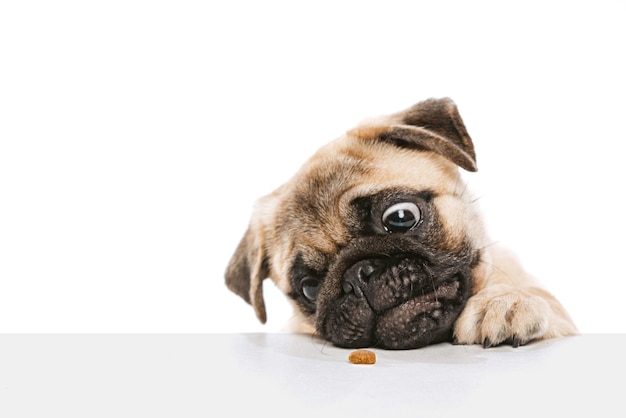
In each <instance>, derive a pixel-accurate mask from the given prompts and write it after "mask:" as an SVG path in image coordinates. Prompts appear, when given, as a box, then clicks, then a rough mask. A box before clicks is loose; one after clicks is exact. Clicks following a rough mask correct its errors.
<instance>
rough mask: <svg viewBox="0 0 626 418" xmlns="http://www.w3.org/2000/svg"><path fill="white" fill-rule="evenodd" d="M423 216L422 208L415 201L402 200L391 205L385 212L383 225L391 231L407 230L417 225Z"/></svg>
mask: <svg viewBox="0 0 626 418" xmlns="http://www.w3.org/2000/svg"><path fill="white" fill-rule="evenodd" d="M420 218H421V213H420V209H419V208H418V207H417V205H416V204H415V203H411V202H402V203H396V204H395V205H392V206H390V207H389V208H387V210H386V211H385V212H384V213H383V219H382V221H383V227H384V228H385V230H386V231H387V232H389V233H394V232H396V233H397V232H407V231H410V230H411V229H413V228H414V227H415V225H417V223H418V222H419V220H420Z"/></svg>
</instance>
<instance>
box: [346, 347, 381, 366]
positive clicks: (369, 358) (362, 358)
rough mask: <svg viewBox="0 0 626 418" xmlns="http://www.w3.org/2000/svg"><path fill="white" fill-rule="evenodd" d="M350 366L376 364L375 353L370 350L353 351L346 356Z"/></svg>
mask: <svg viewBox="0 0 626 418" xmlns="http://www.w3.org/2000/svg"><path fill="white" fill-rule="evenodd" d="M348 360H350V363H352V364H374V363H376V353H374V352H373V351H370V350H364V349H360V350H354V351H353V352H351V353H350V355H349V356H348Z"/></svg>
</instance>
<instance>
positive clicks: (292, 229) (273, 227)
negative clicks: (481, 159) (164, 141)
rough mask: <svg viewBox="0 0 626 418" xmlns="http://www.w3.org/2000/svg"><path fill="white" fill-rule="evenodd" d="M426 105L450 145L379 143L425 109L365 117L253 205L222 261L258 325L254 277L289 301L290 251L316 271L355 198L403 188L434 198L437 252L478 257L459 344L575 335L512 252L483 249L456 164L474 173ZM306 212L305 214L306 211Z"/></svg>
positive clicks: (303, 320)
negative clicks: (238, 240)
mask: <svg viewBox="0 0 626 418" xmlns="http://www.w3.org/2000/svg"><path fill="white" fill-rule="evenodd" d="M432 103H434V105H435V106H437V109H439V110H437V111H438V112H440V113H438V114H436V116H437V117H438V118H440V119H441V118H442V117H441V116H440V114H441V112H447V113H448V114H450V115H451V116H450V118H452V121H453V122H454V124H456V125H455V126H456V128H457V129H458V130H459V132H460V134H459V135H461V137H459V138H457V139H455V140H454V143H443V142H442V141H444V140H445V136H442V135H445V134H446V131H445V130H443V131H436V132H435V133H433V134H432V137H429V138H426V139H425V140H424V149H422V148H418V149H411V148H410V147H402V146H396V145H394V144H391V143H387V142H384V141H381V140H380V138H381V137H383V136H384V135H386V134H389V133H390V132H392V130H394V129H396V131H393V132H400V133H401V134H402V132H405V131H406V129H405V127H404V125H402V126H403V127H402V129H400V130H397V126H399V125H398V124H400V123H402V121H403V118H405V119H404V120H409V119H410V118H416V117H417V116H415V115H418V116H420V115H423V114H426V115H427V116H428V117H430V114H429V113H428V112H429V109H430V108H429V107H426V108H425V109H426V110H424V107H419V105H418V106H416V107H414V108H412V109H409V110H407V111H405V112H399V113H397V114H394V115H391V116H388V117H381V118H377V119H370V120H368V121H367V122H365V123H364V124H362V125H361V126H359V127H356V128H354V129H352V130H350V131H348V132H347V133H346V135H344V136H342V137H340V138H338V139H336V140H335V141H332V142H330V143H329V144H327V145H326V146H324V147H322V148H321V149H320V150H318V151H317V152H316V153H315V154H314V155H313V156H312V157H311V158H310V159H309V160H308V161H307V162H306V163H305V164H304V165H303V166H302V167H301V169H300V170H299V171H298V173H296V174H295V175H294V177H292V179H291V180H289V181H288V182H287V183H285V184H284V185H283V186H281V187H280V188H278V189H277V190H276V191H275V192H274V193H272V194H270V195H268V196H266V197H264V198H262V199H260V200H259V201H258V203H257V205H256V207H255V210H254V212H253V215H252V219H251V223H250V228H249V229H248V232H247V234H246V236H245V237H244V239H243V240H242V244H240V247H239V248H238V250H237V251H236V253H235V255H234V256H233V259H232V260H231V262H230V264H229V267H228V269H227V273H226V279H227V280H226V281H227V284H228V285H229V287H230V288H231V289H232V290H233V291H235V292H236V293H238V294H240V295H241V296H242V297H244V299H246V300H247V301H248V302H249V303H251V304H252V305H253V307H254V308H255V311H256V313H257V316H258V317H259V319H260V320H261V321H262V322H264V321H265V307H264V303H263V298H262V286H261V284H262V283H261V282H262V280H263V279H265V278H266V277H269V278H270V279H271V280H273V281H274V282H275V283H276V285H277V286H278V288H279V289H280V290H281V291H282V292H284V293H285V294H288V293H289V292H290V291H291V290H292V289H291V283H290V279H289V269H290V266H291V265H292V263H293V260H294V258H295V255H296V254H302V255H303V257H305V258H306V259H305V260H304V261H305V262H306V263H307V265H311V266H314V267H315V266H317V267H319V269H320V270H322V269H323V268H325V266H326V264H327V263H328V262H329V260H328V257H329V255H331V254H336V253H338V252H339V251H340V248H341V247H343V246H344V245H346V244H347V241H348V240H349V238H350V237H349V234H348V231H347V229H346V225H345V223H344V220H345V219H346V218H347V216H348V215H349V211H348V207H349V203H350V202H351V201H352V200H353V199H354V198H356V197H359V196H366V195H372V194H375V193H377V192H380V191H383V190H386V189H389V188H394V187H395V188H397V187H407V188H410V189H414V190H415V189H416V190H431V191H434V192H435V193H436V197H435V198H434V200H433V203H434V206H435V207H436V210H437V213H438V214H439V217H440V219H441V220H442V228H443V229H444V230H445V231H444V232H445V239H442V240H441V241H440V242H439V243H438V244H437V245H438V246H439V247H441V249H442V250H443V249H454V248H458V247H460V246H461V245H463V244H467V241H468V239H469V240H470V243H471V246H472V247H473V248H475V249H480V250H481V262H480V263H479V264H478V265H477V266H475V267H474V268H473V271H472V276H473V278H472V288H471V289H472V290H471V292H472V296H471V297H470V299H469V300H468V302H467V304H466V306H465V308H464V310H463V311H462V312H461V314H460V316H459V317H458V319H457V320H456V323H455V324H454V328H453V330H454V338H455V340H456V341H457V342H458V343H462V344H474V343H477V344H484V345H485V346H491V345H496V344H500V343H502V342H506V341H509V340H511V339H512V338H513V339H515V341H513V344H518V343H520V344H523V343H526V342H528V341H531V340H536V339H542V338H552V337H561V336H566V335H572V334H575V333H576V332H577V331H576V327H575V326H574V324H573V322H572V321H571V319H570V317H569V316H568V314H567V312H566V311H565V309H564V308H563V307H562V306H561V305H560V303H559V302H558V301H557V300H556V299H555V298H554V297H553V296H552V295H551V294H549V293H548V292H547V291H545V290H543V289H541V288H540V287H539V286H538V284H537V283H536V281H535V280H534V279H533V278H532V277H531V276H530V275H529V274H528V273H526V272H525V271H524V270H523V269H522V268H521V266H520V265H519V263H518V262H517V261H516V259H515V258H514V257H513V256H512V255H511V254H509V253H507V252H506V251H503V250H501V249H499V248H497V246H494V245H491V242H490V241H489V239H488V237H487V235H486V233H485V232H484V227H483V222H482V219H481V216H480V214H479V213H478V212H477V210H476V208H475V206H474V205H473V204H472V201H473V197H472V196H471V195H470V194H469V193H468V192H467V187H466V185H465V184H464V183H463V181H462V179H461V176H460V173H459V171H458V167H457V164H462V165H464V166H465V167H467V168H468V169H473V168H474V165H475V161H473V158H474V156H473V153H474V150H473V145H472V144H471V140H470V139H469V136H467V134H466V132H465V130H464V127H463V126H462V121H460V117H459V116H458V113H457V111H456V107H455V106H454V105H453V104H451V101H439V102H436V101H433V102H431V104H432ZM441 109H443V110H441ZM433 112H434V111H433ZM420 117H422V116H420ZM444 119H445V118H444ZM426 120H429V119H428V118H427V119H426ZM444 122H446V121H444ZM411 129H414V130H415V132H417V134H415V132H413V131H411V132H409V135H411V136H414V135H417V137H418V140H419V136H420V135H422V133H421V132H422V131H424V132H426V133H427V135H430V133H429V131H427V130H425V129H422V128H421V127H418V128H412V127H411ZM442 132H443V133H442ZM433 138H434V139H433ZM442 138H443V139H442ZM411 140H413V137H411ZM455 144H456V145H455ZM429 148H432V149H429ZM452 148H453V149H452ZM449 149H452V151H449ZM448 153H449V154H448ZM455 163H456V164H455ZM307 207H311V208H314V213H312V212H309V211H308V210H307V209H306V208H307ZM244 244H245V245H244ZM244 253H245V254H244ZM248 281H249V284H247V282H248ZM246 286H249V294H246ZM294 311H295V312H296V315H295V317H294V319H293V320H292V321H291V322H290V324H289V325H288V329H289V330H291V331H298V332H314V331H315V328H314V326H313V320H312V318H311V317H308V316H307V315H304V314H303V313H302V312H301V311H300V310H299V308H298V306H297V305H296V304H295V303H294Z"/></svg>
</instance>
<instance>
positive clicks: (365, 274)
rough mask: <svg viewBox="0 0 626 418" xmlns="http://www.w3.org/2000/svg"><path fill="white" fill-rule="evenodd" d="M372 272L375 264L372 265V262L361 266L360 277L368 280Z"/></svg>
mask: <svg viewBox="0 0 626 418" xmlns="http://www.w3.org/2000/svg"><path fill="white" fill-rule="evenodd" d="M372 273H374V266H372V265H371V264H369V263H367V264H363V265H361V266H359V271H358V275H359V279H361V280H365V281H367V280H368V279H369V278H370V276H371V275H372Z"/></svg>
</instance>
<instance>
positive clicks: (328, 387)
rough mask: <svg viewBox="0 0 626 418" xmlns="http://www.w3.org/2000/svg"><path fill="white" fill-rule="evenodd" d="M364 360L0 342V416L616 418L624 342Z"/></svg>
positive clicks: (14, 338) (212, 344)
mask: <svg viewBox="0 0 626 418" xmlns="http://www.w3.org/2000/svg"><path fill="white" fill-rule="evenodd" d="M374 351H375V352H376V354H377V362H376V364H374V365H367V366H365V365H353V364H351V363H349V362H348V360H347V357H348V354H349V353H350V352H351V350H347V349H340V348H336V347H333V346H331V345H329V344H326V343H324V342H322V341H320V340H318V339H316V338H314V337H311V336H308V335H295V334H156V335H154V334H126V335H124V334H108V335H107V334H92V335H78V334H74V335H73V334H69V335H59V334H41V335H27V334H24V335H20V334H18V335H0V417H3V418H10V417H53V416H54V417H64V418H65V417H100V416H103V417H104V416H106V417H155V416H159V417H160V416H169V417H221V416H233V417H234V416H237V417H242V416H243V415H242V414H254V415H255V416H260V417H265V416H268V417H270V416H272V417H273V416H289V417H302V416H305V417H308V416H315V417H326V416H329V417H334V416H345V417H353V418H360V417H363V416H377V417H386V416H399V414H403V415H402V416H409V417H422V416H423V417H438V416H455V417H458V416H465V417H474V416H480V417H490V416H497V417H506V418H508V417H511V416H524V417H529V416H533V415H534V416H539V417H543V416H555V417H559V418H562V417H567V416H569V414H574V413H575V414H576V416H577V417H578V416H580V417H589V416H594V417H603V418H604V417H613V416H614V417H625V416H626V406H625V402H626V385H625V384H624V377H625V376H626V334H588V335H582V336H577V337H570V338H565V339H558V340H548V341H544V342H538V343H533V344H530V345H527V346H523V347H519V348H516V349H513V348H511V347H507V346H502V347H496V348H490V349H483V348H482V347H480V346H453V345H450V344H439V345H435V346H430V347H426V348H422V349H418V350H408V351H387V350H378V349H376V350H374ZM478 414H480V415H478Z"/></svg>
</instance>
